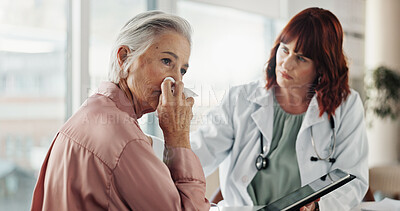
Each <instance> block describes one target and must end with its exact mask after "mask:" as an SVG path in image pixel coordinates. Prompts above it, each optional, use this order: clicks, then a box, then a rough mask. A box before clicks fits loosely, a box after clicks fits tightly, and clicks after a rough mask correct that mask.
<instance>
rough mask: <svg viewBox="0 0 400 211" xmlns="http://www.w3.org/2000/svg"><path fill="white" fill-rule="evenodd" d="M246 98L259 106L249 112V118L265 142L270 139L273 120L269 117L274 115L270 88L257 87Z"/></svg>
mask: <svg viewBox="0 0 400 211" xmlns="http://www.w3.org/2000/svg"><path fill="white" fill-rule="evenodd" d="M247 99H248V100H249V101H250V102H253V103H255V104H258V105H259V106H260V107H259V108H258V109H256V110H255V111H254V112H253V113H252V114H251V118H252V119H253V121H254V122H255V124H256V125H257V128H258V130H259V131H261V133H262V135H263V136H264V138H265V139H266V140H267V142H268V141H270V140H271V139H272V129H273V128H272V127H273V121H271V119H273V117H274V116H273V115H274V109H273V92H272V90H266V88H265V87H264V86H260V87H257V90H256V91H255V92H253V93H252V94H251V95H250V96H249V97H248V98H247ZM268 120H269V121H268Z"/></svg>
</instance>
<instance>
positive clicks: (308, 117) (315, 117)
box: [299, 94, 328, 133]
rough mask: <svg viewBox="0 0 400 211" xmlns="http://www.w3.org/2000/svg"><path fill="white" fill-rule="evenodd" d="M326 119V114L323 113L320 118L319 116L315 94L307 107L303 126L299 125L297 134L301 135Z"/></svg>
mask: <svg viewBox="0 0 400 211" xmlns="http://www.w3.org/2000/svg"><path fill="white" fill-rule="evenodd" d="M327 118H328V117H327V114H326V113H324V114H323V115H322V116H319V106H318V101H317V95H316V94H315V95H314V96H313V98H312V99H311V101H310V105H308V108H307V111H306V114H305V116H304V120H303V124H301V128H300V130H299V133H301V132H302V131H303V130H305V129H307V128H309V127H311V126H313V125H315V124H318V123H321V122H323V121H325V119H327Z"/></svg>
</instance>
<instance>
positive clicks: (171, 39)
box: [127, 31, 190, 113]
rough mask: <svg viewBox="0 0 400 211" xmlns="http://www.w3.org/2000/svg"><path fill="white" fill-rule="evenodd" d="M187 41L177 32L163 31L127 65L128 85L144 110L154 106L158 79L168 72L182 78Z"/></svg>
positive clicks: (178, 79)
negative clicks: (128, 67) (129, 65)
mask: <svg viewBox="0 0 400 211" xmlns="http://www.w3.org/2000/svg"><path fill="white" fill-rule="evenodd" d="M189 56H190V44H189V41H188V40H187V39H186V38H185V37H184V36H182V35H181V34H179V33H177V32H173V31H171V32H166V33H164V34H162V35H160V36H159V37H158V38H156V40H155V41H154V43H153V44H152V45H151V46H150V47H149V48H148V49H147V51H146V52H145V53H143V54H142V55H141V56H140V57H139V58H138V59H136V60H135V61H134V62H133V64H132V66H131V67H130V69H129V75H128V77H127V84H128V87H129V89H130V91H131V93H132V95H134V100H135V101H136V102H134V103H135V104H136V103H139V104H140V107H141V108H142V111H143V113H148V112H153V111H155V110H156V109H157V106H158V101H159V97H160V94H161V83H162V82H163V80H164V78H165V77H167V76H169V77H172V78H174V79H175V80H176V81H181V80H182V77H183V75H184V74H185V73H186V71H187V69H188V68H189V64H188V61H189Z"/></svg>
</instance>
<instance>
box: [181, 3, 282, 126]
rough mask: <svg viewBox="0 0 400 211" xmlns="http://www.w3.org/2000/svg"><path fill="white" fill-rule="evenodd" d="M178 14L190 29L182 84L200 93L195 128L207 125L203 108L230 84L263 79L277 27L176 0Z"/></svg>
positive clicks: (259, 18) (262, 19) (259, 19)
mask: <svg viewBox="0 0 400 211" xmlns="http://www.w3.org/2000/svg"><path fill="white" fill-rule="evenodd" d="M178 15H180V16H182V17H184V18H185V19H187V20H188V21H189V23H190V24H191V25H192V27H193V30H194V33H193V38H192V39H193V43H192V46H193V47H192V54H191V58H190V68H189V70H188V72H187V74H186V75H185V77H184V82H185V85H186V86H188V87H189V88H192V89H194V90H195V92H196V93H198V94H199V97H197V98H195V106H194V114H195V116H194V118H193V121H192V130H194V129H195V128H196V127H197V126H200V125H201V124H205V123H206V122H205V121H206V119H205V114H206V113H205V112H206V111H207V110H209V109H210V108H211V107H214V106H215V105H218V104H219V103H220V101H221V100H222V98H223V97H224V95H225V93H226V92H227V91H228V89H229V88H230V87H232V86H235V85H239V84H244V83H247V82H251V81H254V80H258V79H261V78H262V77H263V68H264V65H265V63H266V62H267V59H268V58H269V51H270V48H271V46H272V43H273V39H274V38H275V34H274V29H275V27H274V22H273V20H272V19H269V18H266V17H264V16H262V15H257V14H253V13H247V12H244V11H240V10H235V9H230V8H226V7H220V6H213V5H209V4H202V3H196V2H192V1H178Z"/></svg>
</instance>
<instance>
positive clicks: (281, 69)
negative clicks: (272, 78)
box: [275, 40, 317, 88]
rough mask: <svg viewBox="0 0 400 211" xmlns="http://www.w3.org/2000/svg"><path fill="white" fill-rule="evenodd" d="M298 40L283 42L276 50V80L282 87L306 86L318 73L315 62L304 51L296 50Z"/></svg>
mask: <svg viewBox="0 0 400 211" xmlns="http://www.w3.org/2000/svg"><path fill="white" fill-rule="evenodd" d="M296 42H297V40H293V41H291V42H290V43H282V42H281V43H280V45H279V48H278V51H277V52H276V68H275V74H276V81H277V83H278V85H279V86H280V87H282V88H304V87H305V86H309V85H311V84H312V83H313V81H314V80H315V78H316V75H317V73H316V70H315V65H314V62H313V61H312V60H311V59H309V58H307V57H305V56H303V55H302V52H295V51H294V49H295V47H296Z"/></svg>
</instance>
